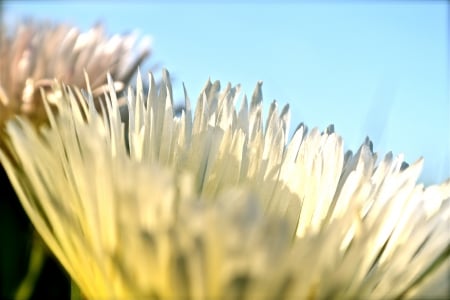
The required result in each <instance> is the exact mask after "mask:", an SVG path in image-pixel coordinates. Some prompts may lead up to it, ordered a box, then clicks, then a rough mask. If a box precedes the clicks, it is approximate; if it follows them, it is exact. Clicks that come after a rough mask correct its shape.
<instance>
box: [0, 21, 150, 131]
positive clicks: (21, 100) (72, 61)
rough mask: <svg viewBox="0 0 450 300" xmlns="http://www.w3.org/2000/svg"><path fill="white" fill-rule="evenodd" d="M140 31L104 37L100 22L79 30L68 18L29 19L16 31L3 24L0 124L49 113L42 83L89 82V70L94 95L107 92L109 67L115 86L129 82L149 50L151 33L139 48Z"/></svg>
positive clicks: (0, 31) (40, 117)
mask: <svg viewBox="0 0 450 300" xmlns="http://www.w3.org/2000/svg"><path fill="white" fill-rule="evenodd" d="M135 42H136V36H135V35H133V34H128V35H122V36H121V35H114V36H112V37H110V38H108V37H106V36H105V34H104V30H103V28H102V27H101V26H100V25H97V26H95V27H93V28H91V29H90V30H88V31H87V32H83V33H81V32H80V30H79V29H78V28H76V27H72V26H69V25H66V24H59V25H53V24H50V23H44V22H35V21H28V22H22V23H20V24H19V25H18V26H17V27H16V28H15V31H14V33H13V34H9V32H7V28H5V27H3V28H1V29H0V54H1V55H0V125H1V124H3V123H4V122H6V120H8V119H9V118H10V117H11V116H13V115H15V114H23V115H26V116H28V117H29V118H30V119H32V120H33V121H34V122H35V123H37V124H39V123H41V122H42V121H43V120H44V119H45V111H44V108H43V105H42V99H41V94H40V89H41V88H44V89H46V90H47V91H50V87H51V85H52V83H53V81H54V80H55V79H57V80H61V81H63V82H65V83H66V84H70V85H75V86H78V87H86V82H85V72H86V73H87V74H89V76H90V78H91V80H92V81H91V87H92V89H93V92H94V94H95V95H100V94H102V93H103V88H102V85H104V83H105V79H106V73H107V72H110V73H111V74H112V75H113V76H114V77H115V79H116V80H117V82H116V83H115V84H116V90H120V89H122V88H123V87H124V86H125V85H126V84H128V82H129V80H130V79H131V76H132V75H133V74H134V72H135V70H136V69H137V66H138V65H139V64H140V63H142V62H143V60H144V59H145V58H146V57H147V56H148V54H149V46H148V39H143V40H142V42H141V45H140V47H139V48H138V49H135V47H134V46H135Z"/></svg>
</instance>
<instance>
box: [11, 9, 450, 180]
mask: <svg viewBox="0 0 450 300" xmlns="http://www.w3.org/2000/svg"><path fill="white" fill-rule="evenodd" d="M60 3H61V2H57V1H50V2H37V1H36V2H32V1H26V2H19V1H10V2H6V7H5V14H6V20H7V22H14V21H17V20H19V19H20V17H22V16H34V17H35V18H39V19H42V18H46V19H50V20H54V21H58V22H62V21H64V22H69V23H71V24H73V25H77V26H79V27H81V28H82V29H88V28H89V27H90V26H91V25H93V24H94V23H96V22H97V21H103V23H104V24H105V27H106V29H107V31H108V32H109V33H111V34H113V33H124V32H127V31H130V30H133V29H139V32H140V33H141V34H142V35H150V36H151V37H152V40H153V43H152V45H153V55H152V57H151V59H150V60H149V61H148V63H147V64H146V65H144V66H142V71H146V70H148V68H149V66H150V65H153V64H155V63H158V64H159V65H161V66H164V67H166V68H167V69H168V70H169V71H170V73H171V74H172V75H173V76H174V79H175V82H174V84H173V86H174V94H175V96H176V98H179V99H181V98H182V95H183V93H182V82H184V83H185V85H186V88H187V90H188V94H189V96H190V98H191V99H196V98H197V96H198V93H199V92H200V90H201V88H202V87H203V85H204V83H205V81H206V80H207V79H208V77H211V79H212V80H217V79H218V80H221V81H222V84H223V85H224V84H226V83H227V82H231V83H234V84H237V83H240V84H241V85H242V87H243V90H244V92H245V93H246V94H247V95H248V94H251V93H252V91H253V89H254V86H255V84H256V82H257V81H258V80H263V82H264V84H263V95H264V98H265V102H266V103H267V104H269V103H270V102H271V101H272V100H273V99H276V100H277V101H278V102H279V103H280V104H281V105H283V104H285V103H289V104H290V106H291V110H292V125H291V128H295V127H296V125H297V124H298V123H300V122H304V123H306V124H307V125H308V126H309V127H310V128H312V127H316V126H318V127H320V128H321V129H324V128H325V127H326V126H327V125H328V124H331V123H333V124H335V128H336V131H337V132H338V133H339V134H340V135H341V136H343V138H344V142H345V147H346V148H347V149H352V150H357V148H358V147H359V145H360V143H361V142H362V141H363V140H364V138H365V136H366V135H368V136H369V137H370V138H371V139H372V140H373V142H374V149H375V151H377V152H378V153H379V155H381V156H383V155H384V154H385V153H386V152H387V151H392V152H393V153H394V154H400V153H404V154H405V157H406V160H407V161H409V162H412V161H415V160H416V159H418V158H419V157H421V156H423V157H425V167H424V176H423V180H424V181H425V182H427V183H431V182H437V181H442V180H444V179H446V178H448V177H450V96H449V94H450V90H449V82H450V76H449V55H448V53H449V37H448V35H449V31H448V28H447V27H448V22H449V21H448V11H449V8H448V4H447V3H446V1H441V2H438V1H422V2H420V1H410V2H408V1H392V2H390V1H380V2H376V1H367V2H366V1H360V2H357V1H336V2H333V1H319V2H314V1H305V2H301V1H300V2H298V3H293V2H289V1H287V2H282V3H281V4H275V3H270V2H267V1H266V2H256V1H247V2H244V3H243V4H239V3H237V2H233V3H232V4H226V3H225V2H222V3H216V4H207V3H206V2H203V1H201V2H192V3H187V4H184V2H181V1H179V2H169V3H168V4H165V3H163V2H162V1H157V2H150V3H149V2H144V1H137V2H132V1H131V2H130V1H128V2H122V3H126V5H121V4H120V3H119V2H106V1H100V2H93V3H92V2H80V1H75V2H68V3H67V2H66V3H65V4H60ZM291 130H292V129H291Z"/></svg>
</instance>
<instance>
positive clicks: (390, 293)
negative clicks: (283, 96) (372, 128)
mask: <svg viewBox="0 0 450 300" xmlns="http://www.w3.org/2000/svg"><path fill="white" fill-rule="evenodd" d="M149 81H150V88H149V91H148V93H147V95H145V94H144V90H143V86H142V82H141V79H140V75H138V80H137V86H136V91H134V90H132V89H131V88H130V89H129V90H128V97H127V105H126V108H127V114H128V118H126V120H125V121H122V118H121V110H120V108H119V105H118V103H117V101H116V99H115V98H116V90H115V88H114V84H113V80H112V79H111V77H109V83H108V91H107V93H106V94H105V97H106V99H107V101H106V102H104V103H103V104H102V109H101V111H100V112H99V111H97V110H96V109H95V104H94V100H93V98H94V97H93V95H92V93H90V92H84V93H83V92H80V91H79V90H78V89H75V88H70V87H68V86H64V85H55V86H54V87H53V88H52V93H51V94H50V95H51V97H59V98H61V99H63V100H64V101H53V103H57V110H58V114H57V115H56V114H54V113H53V111H52V110H51V109H50V108H49V106H48V105H47V103H48V102H50V101H49V100H48V99H44V104H45V107H46V111H47V113H48V116H49V126H48V127H42V128H41V129H40V131H39V132H38V131H36V130H35V129H34V127H33V126H31V125H30V122H29V121H27V120H25V119H23V118H18V119H16V120H12V121H10V122H9V123H8V124H7V131H8V134H9V135H10V136H11V142H10V143H9V144H8V145H7V146H8V149H9V150H10V151H11V152H12V153H13V154H14V157H13V158H9V156H7V155H5V154H4V153H3V152H1V153H0V154H1V155H0V159H1V161H2V163H3V164H4V166H5V169H6V171H7V173H8V175H9V176H10V178H11V181H12V183H13V186H14V187H15V189H16V191H17V193H18V195H19V198H20V200H21V203H22V205H23V207H24V209H25V211H26V213H27V214H28V216H29V217H30V219H31V221H32V222H33V224H34V226H35V227H36V229H37V231H38V232H39V233H40V234H41V236H42V238H43V239H44V241H45V242H46V243H47V245H48V246H49V248H50V249H51V250H52V251H53V253H54V254H55V256H56V257H57V258H58V260H59V261H60V262H61V264H62V265H63V266H64V268H65V269H66V270H67V271H68V273H69V274H70V276H71V277H72V278H73V280H74V281H75V282H76V284H77V285H78V286H79V287H80V289H81V291H82V292H83V294H84V295H85V296H86V297H87V298H90V299H112V298H116V299H142V298H144V299H147V298H148V299H179V298H191V299H322V298H331V297H333V298H342V299H350V298H358V299H386V298H418V299H421V298H423V297H424V296H430V297H436V296H442V297H445V296H448V293H449V291H448V282H447V281H446V279H447V278H448V277H447V276H448V266H449V263H450V238H449V235H448V227H447V225H448V222H449V219H450V180H448V181H446V182H444V183H441V184H439V185H433V186H429V187H426V188H425V187H424V186H423V185H422V184H417V183H416V182H417V179H418V176H419V174H420V171H421V168H422V164H423V161H422V159H420V160H418V161H417V162H415V163H413V164H412V165H410V166H408V167H406V168H405V167H404V165H403V157H402V155H399V156H397V157H394V156H393V155H392V154H391V153H388V154H387V155H386V156H385V157H384V158H383V159H382V160H381V161H380V162H378V163H377V155H376V154H375V153H373V150H372V145H371V142H370V140H369V139H366V140H365V142H364V143H363V145H362V146H361V147H360V149H359V150H358V151H357V152H356V153H355V154H353V153H352V152H350V151H348V152H346V153H344V150H343V142H342V139H341V137H339V136H338V135H337V134H336V133H335V132H334V128H333V126H330V127H328V128H327V129H326V130H325V131H324V132H320V131H319V130H318V129H313V130H311V131H310V132H308V130H307V127H306V126H304V125H302V124H301V125H300V126H299V127H298V128H297V129H296V130H295V133H294V134H293V136H292V138H291V139H288V132H289V122H290V120H289V116H290V113H289V107H288V106H285V107H284V108H283V109H281V112H280V111H279V109H278V105H277V103H276V102H273V103H272V104H271V106H270V109H269V112H268V117H267V120H266V122H265V125H263V118H262V115H263V114H262V92H261V85H262V83H261V82H260V83H258V85H257V87H256V89H255V92H254V93H253V96H252V98H251V100H250V103H249V101H248V100H247V98H246V97H245V96H244V97H243V98H242V99H241V106H240V108H239V109H236V105H237V101H239V99H240V97H239V92H240V87H239V86H236V87H232V86H231V85H230V84H228V85H227V86H226V87H225V88H224V89H223V90H221V89H220V84H219V82H217V81H216V82H214V83H211V82H209V81H208V82H207V84H206V85H205V87H204V89H203V91H202V92H201V94H200V96H199V98H198V101H197V104H196V108H195V112H194V115H193V116H192V111H191V105H190V101H189V97H188V96H187V93H186V92H185V99H186V102H185V110H184V111H182V112H181V115H180V116H174V113H173V103H172V99H173V98H172V90H171V84H170V80H169V75H168V73H167V72H166V71H164V72H163V81H162V84H161V87H160V89H159V92H158V91H157V90H156V88H155V82H154V79H153V76H152V75H151V74H150V80H149ZM80 96H83V97H84V98H83V99H85V101H81V102H80V101H77V99H79V98H80Z"/></svg>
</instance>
